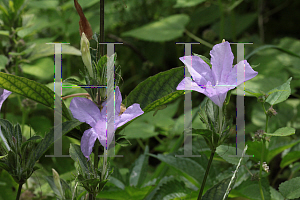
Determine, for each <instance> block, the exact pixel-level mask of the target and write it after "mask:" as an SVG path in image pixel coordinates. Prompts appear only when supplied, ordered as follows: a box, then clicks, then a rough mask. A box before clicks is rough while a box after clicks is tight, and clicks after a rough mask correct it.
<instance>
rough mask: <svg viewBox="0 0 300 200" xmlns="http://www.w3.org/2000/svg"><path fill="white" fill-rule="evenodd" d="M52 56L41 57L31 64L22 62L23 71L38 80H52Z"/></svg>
mask: <svg viewBox="0 0 300 200" xmlns="http://www.w3.org/2000/svg"><path fill="white" fill-rule="evenodd" d="M54 68H55V67H54V65H53V58H42V59H39V60H37V61H36V62H34V63H31V64H24V65H23V66H22V70H23V72H24V73H26V74H29V75H32V76H35V77H36V78H37V79H39V80H52V81H53V74H54V70H55V69H54Z"/></svg>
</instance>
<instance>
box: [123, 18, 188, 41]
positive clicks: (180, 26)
mask: <svg viewBox="0 0 300 200" xmlns="http://www.w3.org/2000/svg"><path fill="white" fill-rule="evenodd" d="M189 20H190V19H189V16H188V15H186V14H177V15H171V16H169V17H166V18H164V19H162V20H160V21H157V22H153V23H150V24H147V25H144V26H142V27H139V28H136V29H133V30H130V31H127V32H125V33H123V34H122V36H123V37H124V36H130V37H135V38H138V39H141V40H146V41H153V42H166V41H170V40H173V39H176V38H178V37H180V36H182V34H183V32H184V29H185V26H186V24H187V23H188V22H189Z"/></svg>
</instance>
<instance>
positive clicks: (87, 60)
mask: <svg viewBox="0 0 300 200" xmlns="http://www.w3.org/2000/svg"><path fill="white" fill-rule="evenodd" d="M80 51H81V57H82V61H83V63H84V65H85V66H86V68H87V69H88V72H89V74H90V76H91V77H92V76H93V69H92V60H91V53H90V42H89V40H88V39H87V37H86V36H85V33H84V32H82V35H81V41H80Z"/></svg>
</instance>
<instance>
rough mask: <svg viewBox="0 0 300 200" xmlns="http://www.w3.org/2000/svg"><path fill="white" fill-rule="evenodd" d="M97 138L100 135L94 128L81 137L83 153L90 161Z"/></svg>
mask: <svg viewBox="0 0 300 200" xmlns="http://www.w3.org/2000/svg"><path fill="white" fill-rule="evenodd" d="M97 138H98V135H97V134H96V132H95V129H93V128H90V129H88V130H86V131H84V133H83V135H82V137H81V144H80V147H81V151H82V153H83V155H84V156H85V157H86V158H87V159H90V158H89V156H90V155H91V153H92V150H93V147H94V144H95V141H96V139H97Z"/></svg>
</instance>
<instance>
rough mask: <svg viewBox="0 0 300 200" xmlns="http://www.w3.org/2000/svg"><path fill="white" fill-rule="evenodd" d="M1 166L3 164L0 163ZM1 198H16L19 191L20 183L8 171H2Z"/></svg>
mask: <svg viewBox="0 0 300 200" xmlns="http://www.w3.org/2000/svg"><path fill="white" fill-rule="evenodd" d="M0 166H1V165H0ZM0 180H1V183H3V184H0V191H1V192H0V200H15V199H16V196H17V191H18V184H17V183H16V182H15V181H14V179H13V178H12V177H11V175H10V174H9V173H8V172H7V171H2V172H1V173H0Z"/></svg>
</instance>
